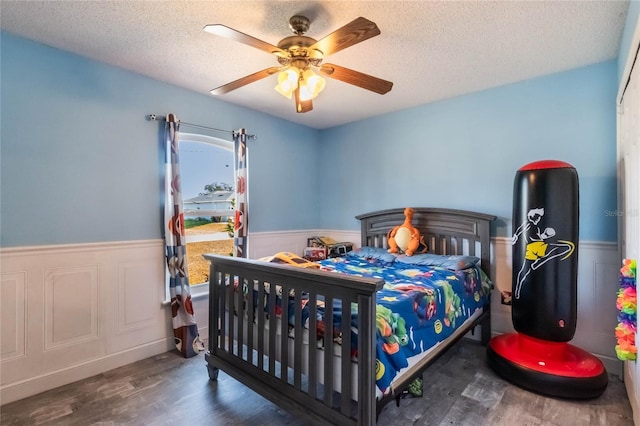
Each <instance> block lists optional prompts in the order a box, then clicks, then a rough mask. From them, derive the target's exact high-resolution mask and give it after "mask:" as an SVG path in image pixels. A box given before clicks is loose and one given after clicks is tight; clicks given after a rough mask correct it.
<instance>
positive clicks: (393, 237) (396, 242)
mask: <svg viewBox="0 0 640 426" xmlns="http://www.w3.org/2000/svg"><path fill="white" fill-rule="evenodd" d="M414 213H415V211H414V210H413V209H412V208H410V207H407V208H406V209H404V217H405V219H404V222H403V223H402V225H398V226H396V227H394V228H393V229H391V230H390V231H389V233H388V234H387V243H388V244H389V250H388V251H389V253H398V252H399V251H401V252H404V253H405V254H406V255H407V256H412V255H413V254H414V253H415V252H416V250H417V249H418V247H420V244H422V245H424V246H426V244H425V242H424V239H423V237H422V236H421V235H420V231H418V229H416V228H415V227H414V226H413V225H412V224H411V221H412V220H413V214H414ZM424 251H426V250H424Z"/></svg>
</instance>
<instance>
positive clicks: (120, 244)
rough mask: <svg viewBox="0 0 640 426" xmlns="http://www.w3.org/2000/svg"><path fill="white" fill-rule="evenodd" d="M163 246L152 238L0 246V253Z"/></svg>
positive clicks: (41, 252)
mask: <svg viewBox="0 0 640 426" xmlns="http://www.w3.org/2000/svg"><path fill="white" fill-rule="evenodd" d="M156 246H157V247H163V246H164V240H163V239H153V240H131V241H104V242H96V243H77V244H57V245H42V246H22V247H2V248H0V255H2V256H9V255H11V256H18V255H33V254H36V253H37V254H46V253H55V254H60V253H69V252H78V251H84V252H87V251H90V252H94V251H102V250H105V249H111V248H127V249H135V248H144V247H156Z"/></svg>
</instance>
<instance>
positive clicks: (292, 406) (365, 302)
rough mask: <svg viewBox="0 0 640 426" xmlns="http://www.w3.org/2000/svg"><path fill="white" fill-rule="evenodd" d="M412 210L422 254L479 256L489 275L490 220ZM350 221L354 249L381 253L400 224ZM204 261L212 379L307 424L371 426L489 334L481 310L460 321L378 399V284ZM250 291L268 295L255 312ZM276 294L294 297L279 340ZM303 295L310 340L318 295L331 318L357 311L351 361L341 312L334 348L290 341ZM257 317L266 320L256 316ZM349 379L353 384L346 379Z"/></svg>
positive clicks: (397, 219)
mask: <svg viewBox="0 0 640 426" xmlns="http://www.w3.org/2000/svg"><path fill="white" fill-rule="evenodd" d="M414 210H415V215H414V217H413V224H414V226H415V227H416V228H418V229H419V230H420V232H421V233H422V235H423V236H424V237H425V241H426V242H427V244H428V246H429V252H430V253H435V254H451V255H453V254H465V255H472V256H477V257H479V258H480V259H481V267H482V268H483V270H484V271H485V273H487V275H489V272H490V262H489V257H490V254H489V251H490V237H489V224H490V222H491V221H492V220H494V219H495V216H490V215H486V214H482V213H474V212H468V211H461V210H451V209H433V208H415V209H414ZM357 219H359V220H360V221H361V225H362V234H361V241H362V246H371V247H387V241H386V237H387V233H388V231H389V230H390V229H391V228H393V227H394V226H396V225H399V224H401V223H402V222H403V221H404V208H398V209H390V210H383V211H378V212H374V213H368V214H363V215H360V216H357ZM204 257H205V258H206V259H208V260H209V261H210V262H211V268H210V281H209V286H210V293H209V350H208V352H207V353H206V355H205V359H206V361H207V368H208V371H209V377H210V379H211V380H216V379H217V377H218V370H219V369H221V370H223V371H224V372H225V373H227V374H228V375H230V376H231V377H233V378H235V379H236V380H238V381H240V382H241V383H243V384H245V385H246V386H248V387H249V388H251V389H253V390H254V391H256V392H258V393H259V394H261V395H262V396H264V397H265V398H267V399H269V400H271V401H273V402H274V403H275V404H276V405H278V406H280V407H282V408H283V409H285V410H287V411H290V412H292V413H294V414H298V415H300V416H303V417H305V418H308V419H309V421H310V423H330V424H336V425H356V424H357V425H372V424H375V422H376V419H377V415H378V414H379V412H380V410H381V409H382V407H383V406H384V405H385V404H386V403H388V402H389V401H391V400H393V399H399V397H400V394H401V393H402V391H403V390H404V389H405V388H406V387H407V386H408V385H409V384H410V383H411V382H412V381H413V380H414V379H415V378H416V377H419V376H421V374H422V371H424V369H425V368H427V367H428V366H429V365H430V364H432V363H433V362H434V361H435V360H436V359H437V358H438V356H439V355H441V354H442V353H443V352H444V351H446V350H447V349H448V348H449V347H451V346H452V345H453V344H454V343H456V342H457V341H458V340H459V339H460V338H462V337H463V336H464V335H465V334H466V333H467V332H468V331H470V330H471V331H474V330H475V326H476V325H478V324H480V325H481V327H482V330H481V341H482V343H483V344H486V343H488V341H489V339H490V337H491V325H490V309H489V308H490V306H489V304H488V303H487V305H485V306H484V307H483V312H482V315H481V316H480V317H478V318H476V319H475V320H474V321H467V322H466V323H465V324H464V325H463V326H462V327H461V328H459V329H458V330H456V332H455V333H454V334H453V335H452V336H451V337H450V338H448V339H447V340H445V341H444V342H441V343H440V345H438V346H437V347H436V348H435V349H434V350H432V351H431V352H429V354H428V355H427V356H426V357H425V358H423V359H422V360H420V361H419V363H418V366H417V368H415V369H412V371H413V373H412V374H409V375H407V374H405V375H403V376H402V377H401V378H400V379H399V380H398V378H396V381H394V385H393V386H394V388H393V391H392V392H391V393H389V394H386V395H385V396H384V397H383V398H376V390H375V387H376V384H375V383H376V379H375V377H376V371H375V365H376V356H375V350H376V345H375V342H376V340H375V339H376V326H375V324H376V322H375V313H376V304H375V302H376V297H375V293H376V291H378V290H380V289H381V288H382V286H383V284H384V282H383V281H382V280H376V279H369V278H361V277H353V276H348V275H343V274H336V273H334V272H326V271H319V270H316V269H302V268H295V267H289V266H283V265H278V264H273V263H265V262H260V261H254V260H247V259H240V258H233V257H226V256H218V255H205V256H204ZM251 283H253V284H251ZM233 284H235V285H233ZM236 286H237V287H238V288H240V287H242V288H244V292H243V291H234V290H235V288H236ZM265 287H266V288H265ZM250 288H253V291H255V292H256V293H257V299H255V300H265V296H267V300H268V302H267V303H266V305H267V306H264V307H263V308H261V309H255V306H254V298H253V297H246V298H245V296H244V295H245V293H247V292H249V291H250ZM279 290H281V292H280V291H279ZM276 291H278V293H277V294H285V295H286V294H293V295H294V296H293V297H294V298H295V303H294V308H293V309H294V312H293V314H294V318H295V326H293V327H291V329H290V330H289V332H288V333H287V332H282V333H278V327H279V319H278V315H276V302H275V299H276V298H275V297H268V295H269V294H273V292H276ZM303 292H304V293H307V294H308V297H309V303H308V306H309V322H308V336H316V333H317V331H318V326H319V321H316V315H317V311H316V301H317V300H318V296H324V298H325V304H326V306H325V309H326V311H327V312H331V311H332V308H333V303H334V300H341V303H342V306H348V305H346V304H348V303H350V304H352V306H354V304H355V305H357V312H358V321H359V323H358V361H357V362H353V361H352V360H351V354H350V347H351V330H350V322H351V318H350V312H346V310H345V311H344V312H343V314H342V315H343V320H342V324H343V325H342V328H341V330H340V331H341V339H342V344H338V343H335V342H334V339H331V338H326V339H324V348H323V349H319V348H318V347H317V346H316V345H315V344H314V342H313V341H312V339H311V338H309V341H310V343H311V344H304V342H303V339H302V338H290V334H291V333H292V334H293V335H295V336H303V334H304V332H305V329H304V327H303V324H302V308H301V294H302V293H303ZM281 309H282V312H281V315H280V317H281V318H288V317H289V315H290V312H289V306H288V304H287V303H283V304H282V307H281ZM265 310H266V312H267V314H266V315H257V314H256V313H258V312H263V311H265ZM229 312H233V313H234V315H229V314H228V313H229ZM328 317H331V315H329V316H328ZM326 322H327V324H326V325H325V329H326V330H332V329H333V324H332V318H327V319H326ZM282 328H284V327H282ZM258 336H260V337H258ZM334 353H335V354H339V358H338V357H335V356H324V354H334ZM336 359H338V361H336ZM319 367H322V368H319ZM352 377H357V380H349V379H348V378H352ZM336 378H337V379H336ZM340 378H342V379H341V380H340ZM344 378H347V379H344ZM354 395H355V396H357V398H354ZM343 396H344V397H343ZM356 399H357V400H356Z"/></svg>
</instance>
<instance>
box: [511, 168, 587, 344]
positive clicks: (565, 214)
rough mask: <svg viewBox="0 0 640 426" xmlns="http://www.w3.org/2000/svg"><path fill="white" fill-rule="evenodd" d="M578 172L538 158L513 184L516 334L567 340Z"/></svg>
mask: <svg viewBox="0 0 640 426" xmlns="http://www.w3.org/2000/svg"><path fill="white" fill-rule="evenodd" d="M578 198H579V195H578V174H577V173H576V169H574V168H573V167H572V166H571V165H570V164H567V163H563V162H560V161H538V162H535V163H531V164H527V165H526V166H524V167H522V168H520V170H518V172H517V173H516V177H515V181H514V185H513V219H512V220H513V234H512V245H513V250H512V254H513V278H512V292H511V303H512V310H511V316H512V320H513V327H514V328H515V329H516V330H517V331H519V332H520V333H524V334H527V335H529V336H533V337H537V338H539V339H544V340H549V341H553V342H568V341H569V340H571V339H572V338H573V334H574V333H575V330H576V319H577V282H578V250H577V249H578V247H577V242H578V218H579V205H578Z"/></svg>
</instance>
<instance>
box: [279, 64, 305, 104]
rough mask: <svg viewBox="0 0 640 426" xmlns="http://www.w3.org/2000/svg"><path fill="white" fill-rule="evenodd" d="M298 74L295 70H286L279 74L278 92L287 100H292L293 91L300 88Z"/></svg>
mask: <svg viewBox="0 0 640 426" xmlns="http://www.w3.org/2000/svg"><path fill="white" fill-rule="evenodd" d="M298 78H299V77H298V73H297V72H296V71H294V70H293V69H291V68H289V69H286V70H284V71H282V72H280V73H279V74H278V84H277V85H276V87H275V90H276V92H278V93H280V94H281V95H282V96H284V97H285V98H288V99H291V95H292V94H293V91H294V90H296V88H297V87H298Z"/></svg>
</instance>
